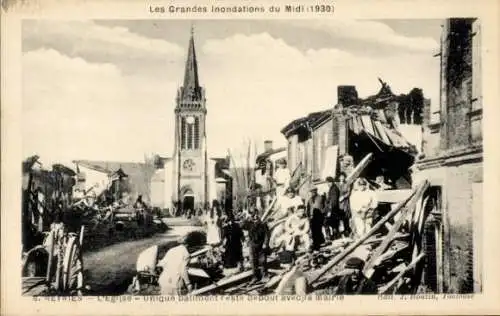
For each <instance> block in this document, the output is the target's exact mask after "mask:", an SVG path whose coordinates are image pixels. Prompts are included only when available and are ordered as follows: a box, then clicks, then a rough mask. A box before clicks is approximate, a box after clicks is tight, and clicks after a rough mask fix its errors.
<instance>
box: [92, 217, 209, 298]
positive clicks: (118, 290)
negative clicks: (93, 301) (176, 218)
mask: <svg viewBox="0 0 500 316" xmlns="http://www.w3.org/2000/svg"><path fill="white" fill-rule="evenodd" d="M195 229H200V227H193V226H187V227H182V226H178V227H173V228H172V229H171V230H169V231H168V232H167V233H165V234H157V235H155V236H153V237H151V238H146V239H141V240H132V241H125V242H122V243H119V244H115V245H111V246H108V247H105V248H102V249H100V250H98V251H95V252H89V253H85V254H84V256H83V260H84V268H85V270H84V275H85V283H86V284H87V285H89V286H90V288H91V291H90V293H89V295H120V294H123V293H124V292H125V291H126V290H127V287H128V285H129V284H130V282H131V280H132V277H133V276H134V273H135V263H136V260H137V256H138V255H139V254H140V253H141V252H142V251H143V250H145V249H147V248H148V247H150V246H153V245H156V244H167V243H172V245H174V244H175V241H176V239H177V238H178V237H179V236H182V235H184V234H186V233H187V232H189V231H192V230H195Z"/></svg>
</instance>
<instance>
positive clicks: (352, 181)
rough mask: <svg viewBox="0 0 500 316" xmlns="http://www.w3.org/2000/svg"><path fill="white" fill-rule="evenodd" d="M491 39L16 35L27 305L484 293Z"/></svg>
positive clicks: (329, 22) (340, 27)
mask: <svg viewBox="0 0 500 316" xmlns="http://www.w3.org/2000/svg"><path fill="white" fill-rule="evenodd" d="M481 25H482V20H481V19H480V18H476V17H456V18H455V17H451V16H450V17H448V18H443V19H344V20H341V19H251V20H244V19H219V20H210V19H177V20H176V19H43V18H30V19H23V20H22V22H21V38H22V40H21V53H20V62H21V83H20V85H21V88H20V89H21V95H22V109H21V110H20V111H21V117H20V123H19V124H20V125H21V140H22V141H21V143H22V144H21V149H22V161H18V166H19V167H21V166H22V196H21V195H20V196H21V201H19V205H20V206H21V207H20V210H21V216H20V218H21V223H20V225H19V227H21V231H22V246H21V247H20V249H22V252H20V253H19V254H18V255H19V256H20V257H21V258H22V266H21V267H19V269H20V274H21V275H22V281H21V282H22V286H21V288H22V295H23V296H30V297H31V296H33V297H44V296H58V297H60V296H75V297H78V296H81V297H84V296H127V297H134V296H141V297H144V296H152V297H153V296H190V297H194V296H215V295H224V296H233V295H234V296H266V295H303V296H307V295H314V296H316V297H321V295H325V297H326V296H327V295H330V296H331V297H334V296H333V295H336V296H338V297H342V295H375V296H378V297H381V295H387V296H388V297H390V296H391V295H395V294H396V295H415V296H418V297H420V298H422V299H426V298H429V299H432V298H433V297H435V296H437V295H440V297H442V296H443V295H445V296H446V295H448V296H449V297H450V298H453V297H455V298H460V297H463V298H466V297H467V295H470V294H481V293H482V292H483V279H484V276H483V262H484V260H483V237H482V236H483V124H482V107H483V105H482V98H483V89H482V66H481V65H482V63H481V61H482V58H481V57H482V32H481ZM19 189H20V188H19ZM14 233H15V231H14ZM132 299H133V298H132Z"/></svg>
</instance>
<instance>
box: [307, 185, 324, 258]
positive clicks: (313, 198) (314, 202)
mask: <svg viewBox="0 0 500 316" xmlns="http://www.w3.org/2000/svg"><path fill="white" fill-rule="evenodd" d="M323 210H324V199H323V197H322V196H321V195H319V194H318V189H317V188H312V189H311V191H310V197H309V200H308V201H307V207H306V211H307V215H308V216H309V217H310V219H311V225H310V227H311V237H312V250H319V248H320V247H321V245H322V244H323V243H324V242H325V236H324V235H323V225H324V223H325V215H324V214H323Z"/></svg>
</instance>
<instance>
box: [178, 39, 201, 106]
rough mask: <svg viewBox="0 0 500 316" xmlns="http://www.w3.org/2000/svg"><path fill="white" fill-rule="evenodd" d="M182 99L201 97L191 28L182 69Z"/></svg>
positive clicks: (197, 98)
mask: <svg viewBox="0 0 500 316" xmlns="http://www.w3.org/2000/svg"><path fill="white" fill-rule="evenodd" d="M182 88H183V89H182V99H184V100H187V99H194V100H199V99H201V87H200V81H199V77H198V61H197V59H196V50H195V45H194V34H193V30H192V29H191V38H190V39H189V47H188V55H187V59H186V68H185V71H184V85H183V87H182Z"/></svg>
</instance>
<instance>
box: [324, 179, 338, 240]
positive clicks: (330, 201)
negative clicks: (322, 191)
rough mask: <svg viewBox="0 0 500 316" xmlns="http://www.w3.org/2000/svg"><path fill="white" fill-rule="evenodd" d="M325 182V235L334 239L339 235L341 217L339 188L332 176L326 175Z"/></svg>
mask: <svg viewBox="0 0 500 316" xmlns="http://www.w3.org/2000/svg"><path fill="white" fill-rule="evenodd" d="M326 182H327V184H328V195H327V198H326V199H327V200H326V212H325V213H326V221H325V224H326V225H325V226H326V227H325V230H326V232H327V237H328V238H329V239H330V240H334V239H337V238H339V237H340V221H341V219H342V214H341V213H340V207H339V197H340V190H339V188H338V186H337V185H336V184H335V182H334V180H333V178H332V177H327V178H326Z"/></svg>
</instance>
